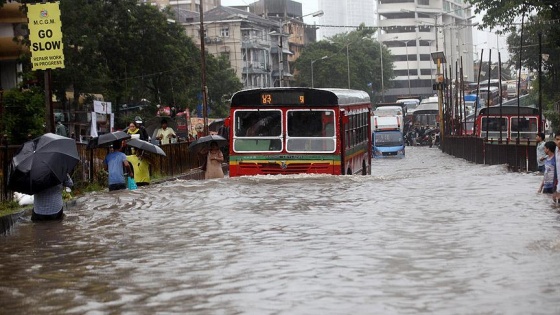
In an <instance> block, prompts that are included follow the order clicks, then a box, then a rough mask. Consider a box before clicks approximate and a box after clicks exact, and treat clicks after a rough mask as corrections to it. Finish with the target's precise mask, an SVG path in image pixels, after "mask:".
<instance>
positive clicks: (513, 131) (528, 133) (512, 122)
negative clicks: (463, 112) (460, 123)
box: [476, 106, 544, 141]
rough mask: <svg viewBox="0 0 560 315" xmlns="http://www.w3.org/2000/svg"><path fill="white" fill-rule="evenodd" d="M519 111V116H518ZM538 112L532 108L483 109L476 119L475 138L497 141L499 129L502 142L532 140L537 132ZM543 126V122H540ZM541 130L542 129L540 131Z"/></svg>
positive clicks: (498, 107)
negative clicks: (517, 139)
mask: <svg viewBox="0 0 560 315" xmlns="http://www.w3.org/2000/svg"><path fill="white" fill-rule="evenodd" d="M518 110H519V115H518ZM538 121H539V110H538V109H537V108H534V107H528V106H520V107H519V109H518V108H517V106H502V109H501V115H500V106H491V107H486V108H483V109H482V110H481V111H480V114H479V115H478V116H477V118H476V136H477V137H481V138H486V136H487V135H488V139H495V140H497V139H499V138H500V129H501V136H502V139H503V140H506V139H507V140H510V141H511V140H512V139H516V138H517V134H518V132H519V138H520V139H527V138H529V139H531V140H532V139H533V138H534V137H535V134H536V133H537V131H538ZM541 124H542V126H544V122H541ZM541 130H542V129H541Z"/></svg>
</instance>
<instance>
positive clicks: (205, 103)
mask: <svg viewBox="0 0 560 315" xmlns="http://www.w3.org/2000/svg"><path fill="white" fill-rule="evenodd" d="M203 3H204V1H200V72H201V82H202V84H201V85H202V86H201V93H202V117H203V119H204V131H203V134H204V135H205V136H207V135H208V98H207V93H208V87H207V86H206V48H205V47H204V41H205V38H204V9H203Z"/></svg>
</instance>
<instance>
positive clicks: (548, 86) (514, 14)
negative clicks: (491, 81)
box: [468, 0, 560, 127]
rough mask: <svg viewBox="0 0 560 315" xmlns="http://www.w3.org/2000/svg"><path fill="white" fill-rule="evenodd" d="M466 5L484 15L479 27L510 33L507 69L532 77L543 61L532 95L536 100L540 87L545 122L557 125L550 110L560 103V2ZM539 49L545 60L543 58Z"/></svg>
mask: <svg viewBox="0 0 560 315" xmlns="http://www.w3.org/2000/svg"><path fill="white" fill-rule="evenodd" d="M468 1H469V2H470V3H471V4H473V5H475V6H476V9H475V12H476V13H480V12H484V11H485V12H486V14H485V15H484V16H483V19H482V21H483V25H482V26H481V27H487V28H490V29H500V30H498V32H499V33H504V32H509V33H510V34H509V36H508V38H507V43H508V50H509V53H510V62H511V64H510V66H512V68H513V69H517V71H516V72H518V71H519V68H520V67H521V68H523V69H527V70H529V72H530V73H534V72H536V71H538V69H539V60H542V66H543V67H542V80H539V79H538V76H537V78H536V80H535V81H533V82H535V84H534V85H533V89H532V91H531V93H533V94H535V96H536V97H535V98H537V97H539V95H537V94H538V91H539V89H538V87H539V86H540V87H541V91H542V104H543V105H544V106H543V107H544V108H543V109H544V110H545V111H546V113H547V114H546V116H547V118H548V119H550V120H552V121H560V120H559V119H558V113H555V112H554V111H552V110H551V109H552V107H553V104H554V103H556V102H558V101H559V100H560V71H559V68H560V48H559V47H560V1H558V0H468ZM539 35H540V36H542V41H541V43H542V45H539V40H538V39H539ZM539 49H540V50H541V51H542V54H543V55H546V58H543V56H542V55H541V54H540V52H539ZM540 81H542V82H540ZM553 115H554V117H552V116H553ZM554 125H555V126H556V127H558V125H557V124H554Z"/></svg>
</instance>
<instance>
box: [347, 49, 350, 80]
mask: <svg viewBox="0 0 560 315" xmlns="http://www.w3.org/2000/svg"><path fill="white" fill-rule="evenodd" d="M348 46H350V43H348V44H347V45H346V70H347V72H348V89H350V57H349V55H348Z"/></svg>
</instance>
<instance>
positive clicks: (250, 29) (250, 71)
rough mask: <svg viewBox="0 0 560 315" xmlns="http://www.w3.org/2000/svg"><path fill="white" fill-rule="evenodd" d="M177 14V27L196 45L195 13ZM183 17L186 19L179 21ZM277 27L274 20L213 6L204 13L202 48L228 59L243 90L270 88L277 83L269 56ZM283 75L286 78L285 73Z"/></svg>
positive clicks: (275, 62)
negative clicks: (182, 29) (203, 43)
mask: <svg viewBox="0 0 560 315" xmlns="http://www.w3.org/2000/svg"><path fill="white" fill-rule="evenodd" d="M180 13H181V24H182V25H183V26H184V27H185V29H186V33H187V35H188V36H190V37H192V38H193V40H194V42H195V43H196V44H199V43H200V20H199V16H198V14H197V13H195V12H184V11H180ZM185 14H186V15H188V16H186V17H185V18H183V16H185ZM182 21H186V22H182ZM279 27H280V26H279V24H278V23H277V22H276V21H272V20H269V19H265V18H262V17H260V16H258V15H256V14H253V13H250V12H247V11H243V10H239V9H236V8H230V7H217V8H214V9H212V10H209V11H207V12H206V13H205V14H204V29H205V37H204V41H205V48H206V50H207V51H208V53H210V54H212V55H216V56H220V55H221V56H225V57H226V58H228V59H229V61H230V64H231V67H232V68H233V69H234V70H235V72H236V74H237V76H238V77H239V79H240V80H241V82H243V86H244V88H257V87H268V86H273V85H274V84H275V81H277V80H278V73H277V72H278V57H276V54H274V53H273V51H272V47H275V48H276V49H278V48H277V45H276V43H277V39H275V38H274V36H273V34H274V32H276V33H279ZM286 51H288V50H287V48H286ZM274 71H276V74H275V75H273V72H274ZM285 75H289V72H286V73H285Z"/></svg>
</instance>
